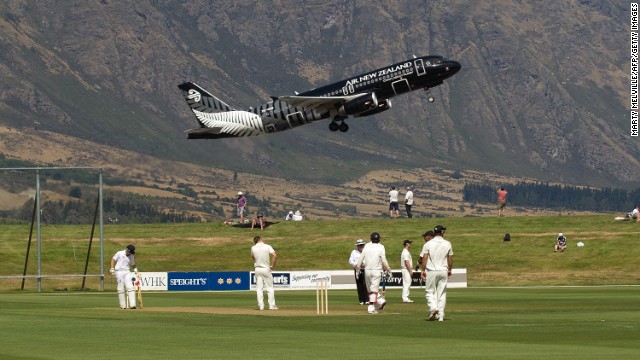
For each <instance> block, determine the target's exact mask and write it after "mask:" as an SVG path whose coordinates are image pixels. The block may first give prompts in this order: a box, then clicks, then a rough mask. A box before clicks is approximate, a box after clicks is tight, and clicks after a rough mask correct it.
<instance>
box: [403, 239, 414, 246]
mask: <svg viewBox="0 0 640 360" xmlns="http://www.w3.org/2000/svg"><path fill="white" fill-rule="evenodd" d="M412 242H413V241H411V240H405V241H403V242H402V245H403V246H406V245H407V244H411V243H412Z"/></svg>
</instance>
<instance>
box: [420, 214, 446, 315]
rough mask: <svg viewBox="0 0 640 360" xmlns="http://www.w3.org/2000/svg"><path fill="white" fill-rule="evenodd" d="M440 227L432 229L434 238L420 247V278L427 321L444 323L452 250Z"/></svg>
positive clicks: (443, 229) (442, 228)
mask: <svg viewBox="0 0 640 360" xmlns="http://www.w3.org/2000/svg"><path fill="white" fill-rule="evenodd" d="M445 230H447V229H446V228H445V227H443V226H442V225H438V226H436V227H435V228H434V229H433V232H434V234H435V237H434V238H433V239H431V240H429V241H427V242H426V243H425V244H424V246H423V247H422V252H421V253H420V256H421V257H422V275H421V276H422V278H423V279H424V280H425V297H426V298H427V305H428V306H429V317H428V320H435V319H436V318H437V319H438V321H444V310H445V307H446V306H447V280H448V279H449V277H450V276H451V269H452V267H453V248H452V247H451V243H450V242H449V241H447V240H445V239H444V238H443V235H444V231H445Z"/></svg>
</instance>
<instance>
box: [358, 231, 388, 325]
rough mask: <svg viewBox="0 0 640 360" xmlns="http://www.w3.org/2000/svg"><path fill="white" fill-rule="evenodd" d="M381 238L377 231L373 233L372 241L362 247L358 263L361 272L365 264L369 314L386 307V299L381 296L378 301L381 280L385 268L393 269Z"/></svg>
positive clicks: (386, 269)
mask: <svg viewBox="0 0 640 360" xmlns="http://www.w3.org/2000/svg"><path fill="white" fill-rule="evenodd" d="M380 239H381V236H380V234H378V233H377V232H374V233H372V234H371V242H369V243H367V244H366V245H365V246H364V248H363V249H362V255H360V259H358V265H356V273H359V272H360V268H361V267H362V264H363V263H364V264H365V267H364V280H365V283H366V284H367V290H368V291H367V292H368V293H369V306H368V309H367V311H368V312H369V314H377V313H378V309H380V310H382V309H383V308H384V305H385V304H386V300H384V299H383V298H380V301H378V293H379V292H380V280H381V278H382V271H383V270H384V271H390V270H391V268H390V267H389V263H388V262H387V256H386V254H385V249H384V245H382V244H380Z"/></svg>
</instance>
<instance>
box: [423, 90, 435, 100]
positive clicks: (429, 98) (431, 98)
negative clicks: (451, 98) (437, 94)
mask: <svg viewBox="0 0 640 360" xmlns="http://www.w3.org/2000/svg"><path fill="white" fill-rule="evenodd" d="M424 91H425V92H426V93H427V96H429V97H428V98H427V101H429V102H430V103H432V102H434V101H435V99H434V98H433V96H431V93H429V88H424Z"/></svg>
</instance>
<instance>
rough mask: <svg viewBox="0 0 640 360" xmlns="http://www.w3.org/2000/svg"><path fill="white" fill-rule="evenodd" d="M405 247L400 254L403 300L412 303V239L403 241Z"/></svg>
mask: <svg viewBox="0 0 640 360" xmlns="http://www.w3.org/2000/svg"><path fill="white" fill-rule="evenodd" d="M402 245H403V246H404V249H402V253H401V254H400V268H401V269H402V302H403V303H412V302H413V300H411V299H409V293H410V292H411V279H412V278H413V259H411V253H410V252H409V249H411V240H405V241H403V242H402Z"/></svg>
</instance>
